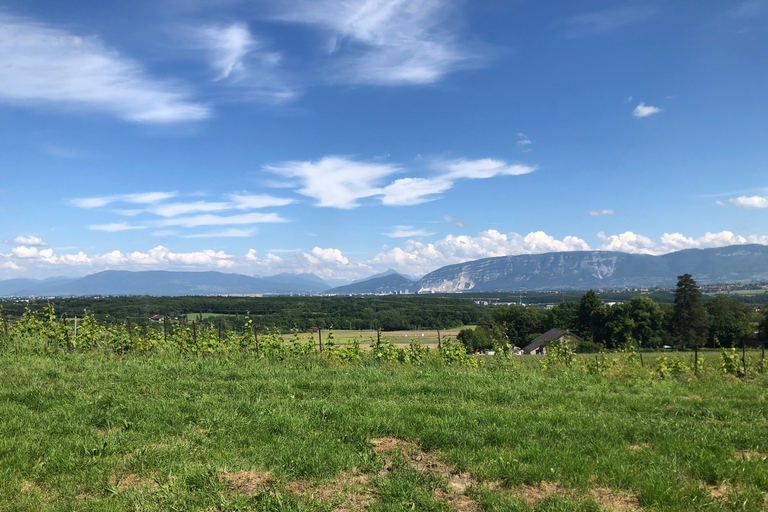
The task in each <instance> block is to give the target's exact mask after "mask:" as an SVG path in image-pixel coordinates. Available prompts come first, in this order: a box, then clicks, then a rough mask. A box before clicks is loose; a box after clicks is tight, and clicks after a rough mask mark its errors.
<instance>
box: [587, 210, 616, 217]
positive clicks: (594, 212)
mask: <svg viewBox="0 0 768 512" xmlns="http://www.w3.org/2000/svg"><path fill="white" fill-rule="evenodd" d="M589 215H590V216H592V217H600V216H603V215H613V210H589Z"/></svg>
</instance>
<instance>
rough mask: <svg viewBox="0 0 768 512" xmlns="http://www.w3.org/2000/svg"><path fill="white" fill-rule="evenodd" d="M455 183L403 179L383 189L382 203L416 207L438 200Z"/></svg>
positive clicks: (428, 179) (438, 180)
mask: <svg viewBox="0 0 768 512" xmlns="http://www.w3.org/2000/svg"><path fill="white" fill-rule="evenodd" d="M452 186H453V182H451V181H448V180H446V179H442V178H436V179H430V178H401V179H399V180H395V181H393V182H392V183H391V184H389V185H387V186H386V187H384V188H383V189H382V193H383V194H384V197H382V198H381V203H382V204H385V205H391V206H395V205H415V204H421V203H426V202H427V201H432V200H434V199H437V198H436V197H434V196H435V194H440V193H442V192H445V191H446V190H448V189H450V188H451V187H452Z"/></svg>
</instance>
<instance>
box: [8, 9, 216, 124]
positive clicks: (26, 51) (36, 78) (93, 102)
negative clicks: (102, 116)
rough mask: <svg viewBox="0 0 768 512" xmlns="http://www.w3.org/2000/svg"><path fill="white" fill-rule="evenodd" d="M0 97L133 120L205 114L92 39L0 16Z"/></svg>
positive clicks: (181, 90)
mask: <svg viewBox="0 0 768 512" xmlns="http://www.w3.org/2000/svg"><path fill="white" fill-rule="evenodd" d="M0 69H2V70H3V72H2V73H0V101H2V102H5V103H10V104H13V105H22V106H35V107H39V106H41V105H45V104H48V105H54V106H60V107H63V108H66V109H75V108H79V109H83V110H92V111H100V112H106V113H109V114H112V115H115V116H117V117H119V118H121V119H125V120H127V121H132V122H138V123H175V122H183V121H198V120H201V119H205V118H207V117H210V115H211V113H210V110H209V108H208V107H207V106H205V105H203V104H201V103H197V102H195V101H193V100H192V99H191V95H190V94H189V93H188V92H187V91H185V90H184V88H183V87H180V86H179V85H177V84H173V83H171V82H169V81H163V80H158V79H156V78H153V77H151V76H150V75H149V74H148V73H147V72H146V70H144V69H143V67H142V66H141V65H140V64H139V63H137V62H135V61H134V60H132V59H130V58H128V57H125V56H123V55H121V54H120V53H118V52H117V51H115V50H114V49H112V48H109V47H108V46H106V45H105V44H104V43H103V42H102V41H100V40H99V39H98V38H96V37H81V36H78V35H77V34H74V33H72V32H70V31H67V30H63V29H59V28H55V27H52V26H49V25H46V24H43V23H39V22H36V21H33V20H30V19H27V18H21V17H16V16H9V15H6V14H0Z"/></svg>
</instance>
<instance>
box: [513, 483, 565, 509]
mask: <svg viewBox="0 0 768 512" xmlns="http://www.w3.org/2000/svg"><path fill="white" fill-rule="evenodd" d="M512 494H513V495H514V496H516V497H518V498H522V499H524V500H525V502H526V503H528V505H534V504H536V503H537V502H539V501H541V500H543V499H544V498H546V497H547V496H550V495H555V496H563V497H565V496H573V495H574V494H575V493H574V492H573V491H571V490H568V489H566V488H565V487H563V486H562V485H561V484H560V483H559V482H539V483H538V484H536V485H524V486H521V487H516V488H514V489H512Z"/></svg>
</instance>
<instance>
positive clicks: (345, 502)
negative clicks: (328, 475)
mask: <svg viewBox="0 0 768 512" xmlns="http://www.w3.org/2000/svg"><path fill="white" fill-rule="evenodd" d="M369 482H370V477H369V476H368V475H361V474H356V473H353V474H349V473H341V474H340V475H339V477H338V478H337V479H336V480H335V481H334V482H331V483H330V484H326V485H315V484H313V483H312V482H309V481H306V480H293V481H290V482H287V483H286V484H285V486H284V487H285V489H286V490H287V491H289V492H291V493H292V494H295V495H298V496H303V497H309V498H312V499H315V500H317V501H324V502H330V503H334V510H337V511H342V512H354V511H363V510H368V506H369V505H370V504H371V502H372V501H373V492H372V490H371V489H370V488H369V487H368V485H369Z"/></svg>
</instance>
